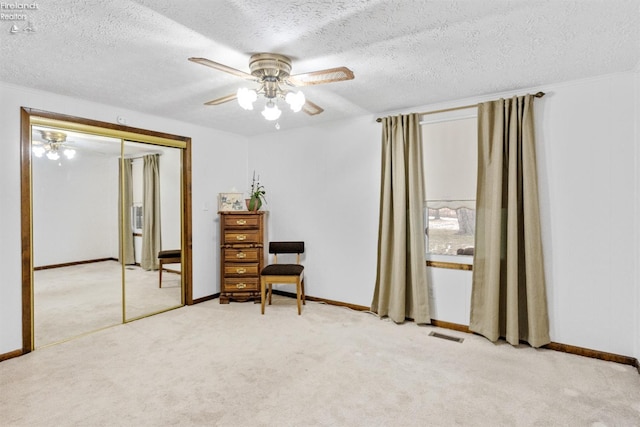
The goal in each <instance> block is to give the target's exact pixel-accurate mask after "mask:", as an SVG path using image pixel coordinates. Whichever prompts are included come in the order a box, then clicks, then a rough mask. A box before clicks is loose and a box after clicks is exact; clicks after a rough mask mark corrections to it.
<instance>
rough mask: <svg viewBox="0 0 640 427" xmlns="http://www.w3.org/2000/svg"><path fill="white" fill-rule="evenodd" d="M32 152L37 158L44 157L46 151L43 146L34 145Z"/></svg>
mask: <svg viewBox="0 0 640 427" xmlns="http://www.w3.org/2000/svg"><path fill="white" fill-rule="evenodd" d="M31 151H33V155H34V156H36V157H42V156H43V155H44V152H45V151H46V150H45V149H44V147H43V146H41V145H34V146H33V148H32V149H31Z"/></svg>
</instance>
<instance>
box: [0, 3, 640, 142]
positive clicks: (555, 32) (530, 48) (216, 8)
mask: <svg viewBox="0 0 640 427" xmlns="http://www.w3.org/2000/svg"><path fill="white" fill-rule="evenodd" d="M10 3H11V2H10ZM3 4H7V3H3ZM12 4H13V3H12ZM19 4H32V3H30V2H28V3H27V2H24V3H20V2H19ZM37 4H38V7H39V8H38V9H37V10H21V11H19V13H22V14H24V15H26V16H27V18H28V23H30V24H31V26H32V27H33V28H35V31H33V32H30V33H27V32H25V31H20V32H18V33H16V34H10V33H9V29H10V27H11V25H13V24H16V25H17V27H18V28H19V29H20V30H22V29H23V28H24V27H25V26H26V24H27V22H25V21H14V22H12V21H9V20H6V19H5V20H2V21H0V31H1V33H0V41H1V43H0V57H1V58H2V59H1V63H0V81H3V82H7V83H12V84H16V85H21V86H29V87H34V88H37V89H42V90H45V91H50V92H54V93H59V94H64V95H70V96H73V97H78V98H84V99H89V100H93V101H97V102H101V103H106V104H110V105H113V106H116V107H120V108H127V109H132V110H136V111H141V112H146V113H150V114H155V115H159V116H164V117H168V118H174V119H177V120H181V121H185V122H191V123H196V124H199V125H202V126H206V127H212V128H216V129H221V130H226V131H229V132H234V133H238V134H243V135H255V134H260V133H264V132H273V131H275V129H274V126H273V123H272V122H267V121H265V120H264V119H263V118H262V116H260V113H259V110H254V111H245V110H242V109H241V108H240V107H239V106H238V104H237V103H236V102H235V101H234V102H229V103H226V104H223V105H219V106H205V105H203V103H204V102H206V101H209V100H211V99H214V98H218V97H221V96H224V95H227V94H230V93H234V92H235V91H236V90H237V88H238V87H240V86H242V85H244V86H250V85H251V84H252V83H251V82H248V81H245V80H242V79H240V78H238V77H234V76H232V75H228V74H226V73H223V72H220V71H217V70H214V69H211V68H208V67H204V66H202V65H199V64H195V63H192V62H189V61H187V58H188V57H191V56H197V57H205V58H208V59H211V60H214V61H217V62H221V63H224V64H226V65H229V66H231V67H234V68H237V69H239V70H242V71H246V72H248V59H249V56H250V55H251V54H252V53H256V52H277V53H282V54H285V55H288V56H290V57H291V58H292V59H293V70H292V73H293V74H296V73H302V72H307V71H314V70H318V69H324V68H331V67H337V66H347V67H349V68H350V69H351V70H353V72H354V74H355V79H354V80H351V81H345V82H336V83H331V84H326V85H318V86H313V87H306V88H304V92H305V94H306V95H307V98H308V99H310V100H312V101H313V102H315V103H316V104H318V105H320V106H322V107H323V108H324V109H325V112H324V113H322V114H320V115H317V116H313V117H310V116H307V115H305V114H304V113H296V114H294V113H292V112H290V111H288V110H285V109H284V108H283V114H282V117H281V118H280V120H279V123H280V125H281V127H282V128H283V129H287V128H292V127H297V126H309V125H314V124H318V123H321V122H323V121H327V120H335V119H341V118H346V117H350V116H358V115H363V114H382V113H385V112H390V111H397V110H402V109H405V108H410V107H415V106H420V105H426V104H431V103H437V102H443V101H449V100H455V99H462V98H466V97H471V96H476V95H483V94H487V93H495V92H502V91H511V90H513V91H517V90H518V89H521V88H527V87H535V86H540V85H544V84H552V83H557V82H562V81H568V80H574V79H580V78H585V77H590V76H596V75H602V74H607V73H612V72H618V71H628V70H633V69H636V68H637V67H638V66H639V64H640V45H639V43H640V42H639V41H640V0H583V1H568V0H555V1H541V0H527V1H513V0H511V1H506V0H467V1H444V0H437V1H427V0H402V1H399V0H369V1H365V0H344V1H339V0H317V1H308V0H306V1H304V0H295V1H287V0H271V1H249V0H227V1H210V0H207V1H205V0H189V1H177V0H171V1H169V0H138V1H131V0H111V1H108V2H104V1H98V0H88V1H87V0H59V1H55V0H53V1H47V2H39V3H37ZM2 12H3V13H7V12H11V13H16V11H15V10H14V11H8V10H5V9H3V10H2ZM114 121H115V118H114ZM129 124H131V125H133V126H135V123H129Z"/></svg>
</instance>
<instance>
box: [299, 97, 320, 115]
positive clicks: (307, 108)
mask: <svg viewBox="0 0 640 427" xmlns="http://www.w3.org/2000/svg"><path fill="white" fill-rule="evenodd" d="M302 111H304V112H305V113H307V114H308V115H310V116H315V115H316V114H320V113H322V112H323V111H324V108H322V107H320V106H318V105H317V104H314V103H313V102H311V101H309V100H308V99H307V101H306V102H305V103H304V105H303V106H302Z"/></svg>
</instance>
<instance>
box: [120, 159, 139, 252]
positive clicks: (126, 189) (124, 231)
mask: <svg viewBox="0 0 640 427" xmlns="http://www.w3.org/2000/svg"><path fill="white" fill-rule="evenodd" d="M132 164H133V162H132V161H131V159H121V161H120V162H119V163H118V166H119V169H118V170H119V179H118V189H119V190H118V194H119V197H118V239H122V242H121V244H120V245H119V249H118V250H119V252H118V261H119V262H121V263H122V262H124V263H125V264H135V263H136V259H135V252H134V249H133V227H132V225H131V207H132V205H133V179H132V169H133V168H132ZM123 208H124V209H123ZM123 212H124V216H123ZM123 252H124V256H123V255H122V253H123Z"/></svg>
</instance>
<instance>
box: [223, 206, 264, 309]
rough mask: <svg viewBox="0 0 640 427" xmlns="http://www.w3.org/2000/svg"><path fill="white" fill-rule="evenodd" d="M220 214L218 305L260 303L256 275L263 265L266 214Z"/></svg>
mask: <svg viewBox="0 0 640 427" xmlns="http://www.w3.org/2000/svg"><path fill="white" fill-rule="evenodd" d="M219 214H220V264H221V265H220V304H227V303H229V301H230V300H234V301H259V300H260V271H261V270H262V268H263V267H264V265H265V261H266V258H265V257H266V253H265V250H264V247H265V244H266V241H267V238H266V223H265V222H266V219H265V218H266V212H265V211H258V212H248V211H222V212H219Z"/></svg>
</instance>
